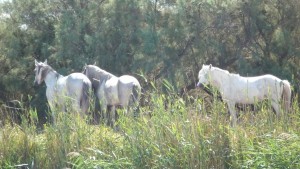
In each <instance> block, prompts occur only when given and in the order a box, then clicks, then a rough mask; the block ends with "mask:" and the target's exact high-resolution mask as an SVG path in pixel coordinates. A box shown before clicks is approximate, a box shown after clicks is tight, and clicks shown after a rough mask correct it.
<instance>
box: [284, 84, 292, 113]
mask: <svg viewBox="0 0 300 169" xmlns="http://www.w3.org/2000/svg"><path fill="white" fill-rule="evenodd" d="M282 83H283V92H282V95H283V101H284V105H285V110H286V111H289V109H290V105H291V96H292V91H291V85H290V83H289V82H288V81H287V80H283V81H282Z"/></svg>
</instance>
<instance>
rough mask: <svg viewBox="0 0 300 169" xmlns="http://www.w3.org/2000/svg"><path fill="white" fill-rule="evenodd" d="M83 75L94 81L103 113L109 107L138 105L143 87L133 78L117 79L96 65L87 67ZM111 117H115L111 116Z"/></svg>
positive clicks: (123, 77) (94, 87) (127, 76)
mask: <svg viewBox="0 0 300 169" xmlns="http://www.w3.org/2000/svg"><path fill="white" fill-rule="evenodd" d="M83 73H84V74H85V75H86V76H87V77H88V78H89V79H90V80H91V81H92V84H93V89H94V92H95V95H96V97H97V98H98V99H99V102H100V105H101V109H102V111H104V112H105V111H107V106H111V107H113V108H115V106H121V107H123V108H130V107H132V106H134V105H135V104H137V103H138V100H139V97H140V93H141V86H140V83H139V82H138V80H137V79H136V78H134V77H133V76H129V75H123V76H120V77H117V76H115V75H113V74H111V73H109V72H106V71H105V70H102V69H100V68H99V67H97V66H95V65H86V66H85V67H84V71H83ZM108 113H109V112H108ZM111 117H112V118H113V117H114V115H113V114H111ZM108 120H109V119H108ZM108 123H109V122H108ZM112 123H113V122H112Z"/></svg>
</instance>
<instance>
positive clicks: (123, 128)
mask: <svg viewBox="0 0 300 169" xmlns="http://www.w3.org/2000/svg"><path fill="white" fill-rule="evenodd" d="M165 84H166V85H167V86H168V83H167V82H166V81H165ZM168 91H169V92H170V93H169V94H162V93H160V92H158V91H151V92H149V93H145V94H146V95H149V96H150V97H149V104H148V106H143V107H141V111H140V113H141V114H140V116H139V117H136V118H133V117H132V116H127V115H125V114H122V111H119V113H120V119H119V121H118V125H119V131H116V130H113V129H111V128H109V127H106V126H103V125H99V126H94V125H89V124H87V123H86V120H85V119H82V118H81V117H80V116H79V115H78V114H64V113H59V114H58V115H57V122H56V124H55V125H54V124H45V125H44V126H43V129H37V126H36V121H35V120H34V119H36V112H35V111H32V110H28V111H29V114H30V117H32V118H29V119H32V120H23V123H22V124H20V125H17V124H10V123H4V125H3V126H1V128H0V166H1V168H9V167H16V166H21V165H22V166H27V167H28V168H65V167H69V168H299V167H300V166H299V165H300V158H299V157H300V156H299V151H298V150H299V148H300V147H299V145H300V139H299V128H300V126H299V108H298V106H297V105H298V102H297V101H295V102H294V103H293V107H292V110H293V111H292V112H291V113H290V114H284V115H283V117H282V118H281V119H277V117H276V116H274V113H273V112H272V110H271V107H270V105H268V103H263V104H262V105H261V106H260V109H259V110H258V111H256V112H252V111H250V110H247V111H245V112H243V114H242V113H241V114H240V118H239V124H238V126H237V127H235V128H232V127H230V125H229V116H228V115H227V113H225V112H227V109H226V108H225V106H224V104H223V103H221V102H220V101H218V100H214V101H213V103H212V104H213V106H212V110H211V112H207V111H205V108H200V109H198V108H196V107H199V105H203V101H204V100H202V99H195V100H194V102H187V101H184V100H182V98H179V97H178V96H176V95H173V94H172V89H171V88H169V89H168ZM203 106H207V105H205V104H204V105H203ZM149 113H150V114H151V115H150V116H149ZM253 113H254V114H253Z"/></svg>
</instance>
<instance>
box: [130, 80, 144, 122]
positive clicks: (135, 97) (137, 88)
mask: <svg viewBox="0 0 300 169" xmlns="http://www.w3.org/2000/svg"><path fill="white" fill-rule="evenodd" d="M141 91H142V88H141V85H140V84H139V83H138V82H137V83H134V84H133V86H132V95H131V100H132V106H133V109H135V111H134V116H135V117H136V116H138V110H139V100H140V96H141Z"/></svg>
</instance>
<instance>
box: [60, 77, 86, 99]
mask: <svg viewBox="0 0 300 169" xmlns="http://www.w3.org/2000/svg"><path fill="white" fill-rule="evenodd" d="M65 85H66V89H67V91H68V93H69V95H72V94H76V96H80V95H81V93H82V90H83V86H84V85H87V86H88V88H87V90H90V88H91V85H92V84H91V81H90V80H89V79H88V78H87V77H86V76H85V75H84V74H82V73H72V74H70V75H69V76H66V84H65Z"/></svg>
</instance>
